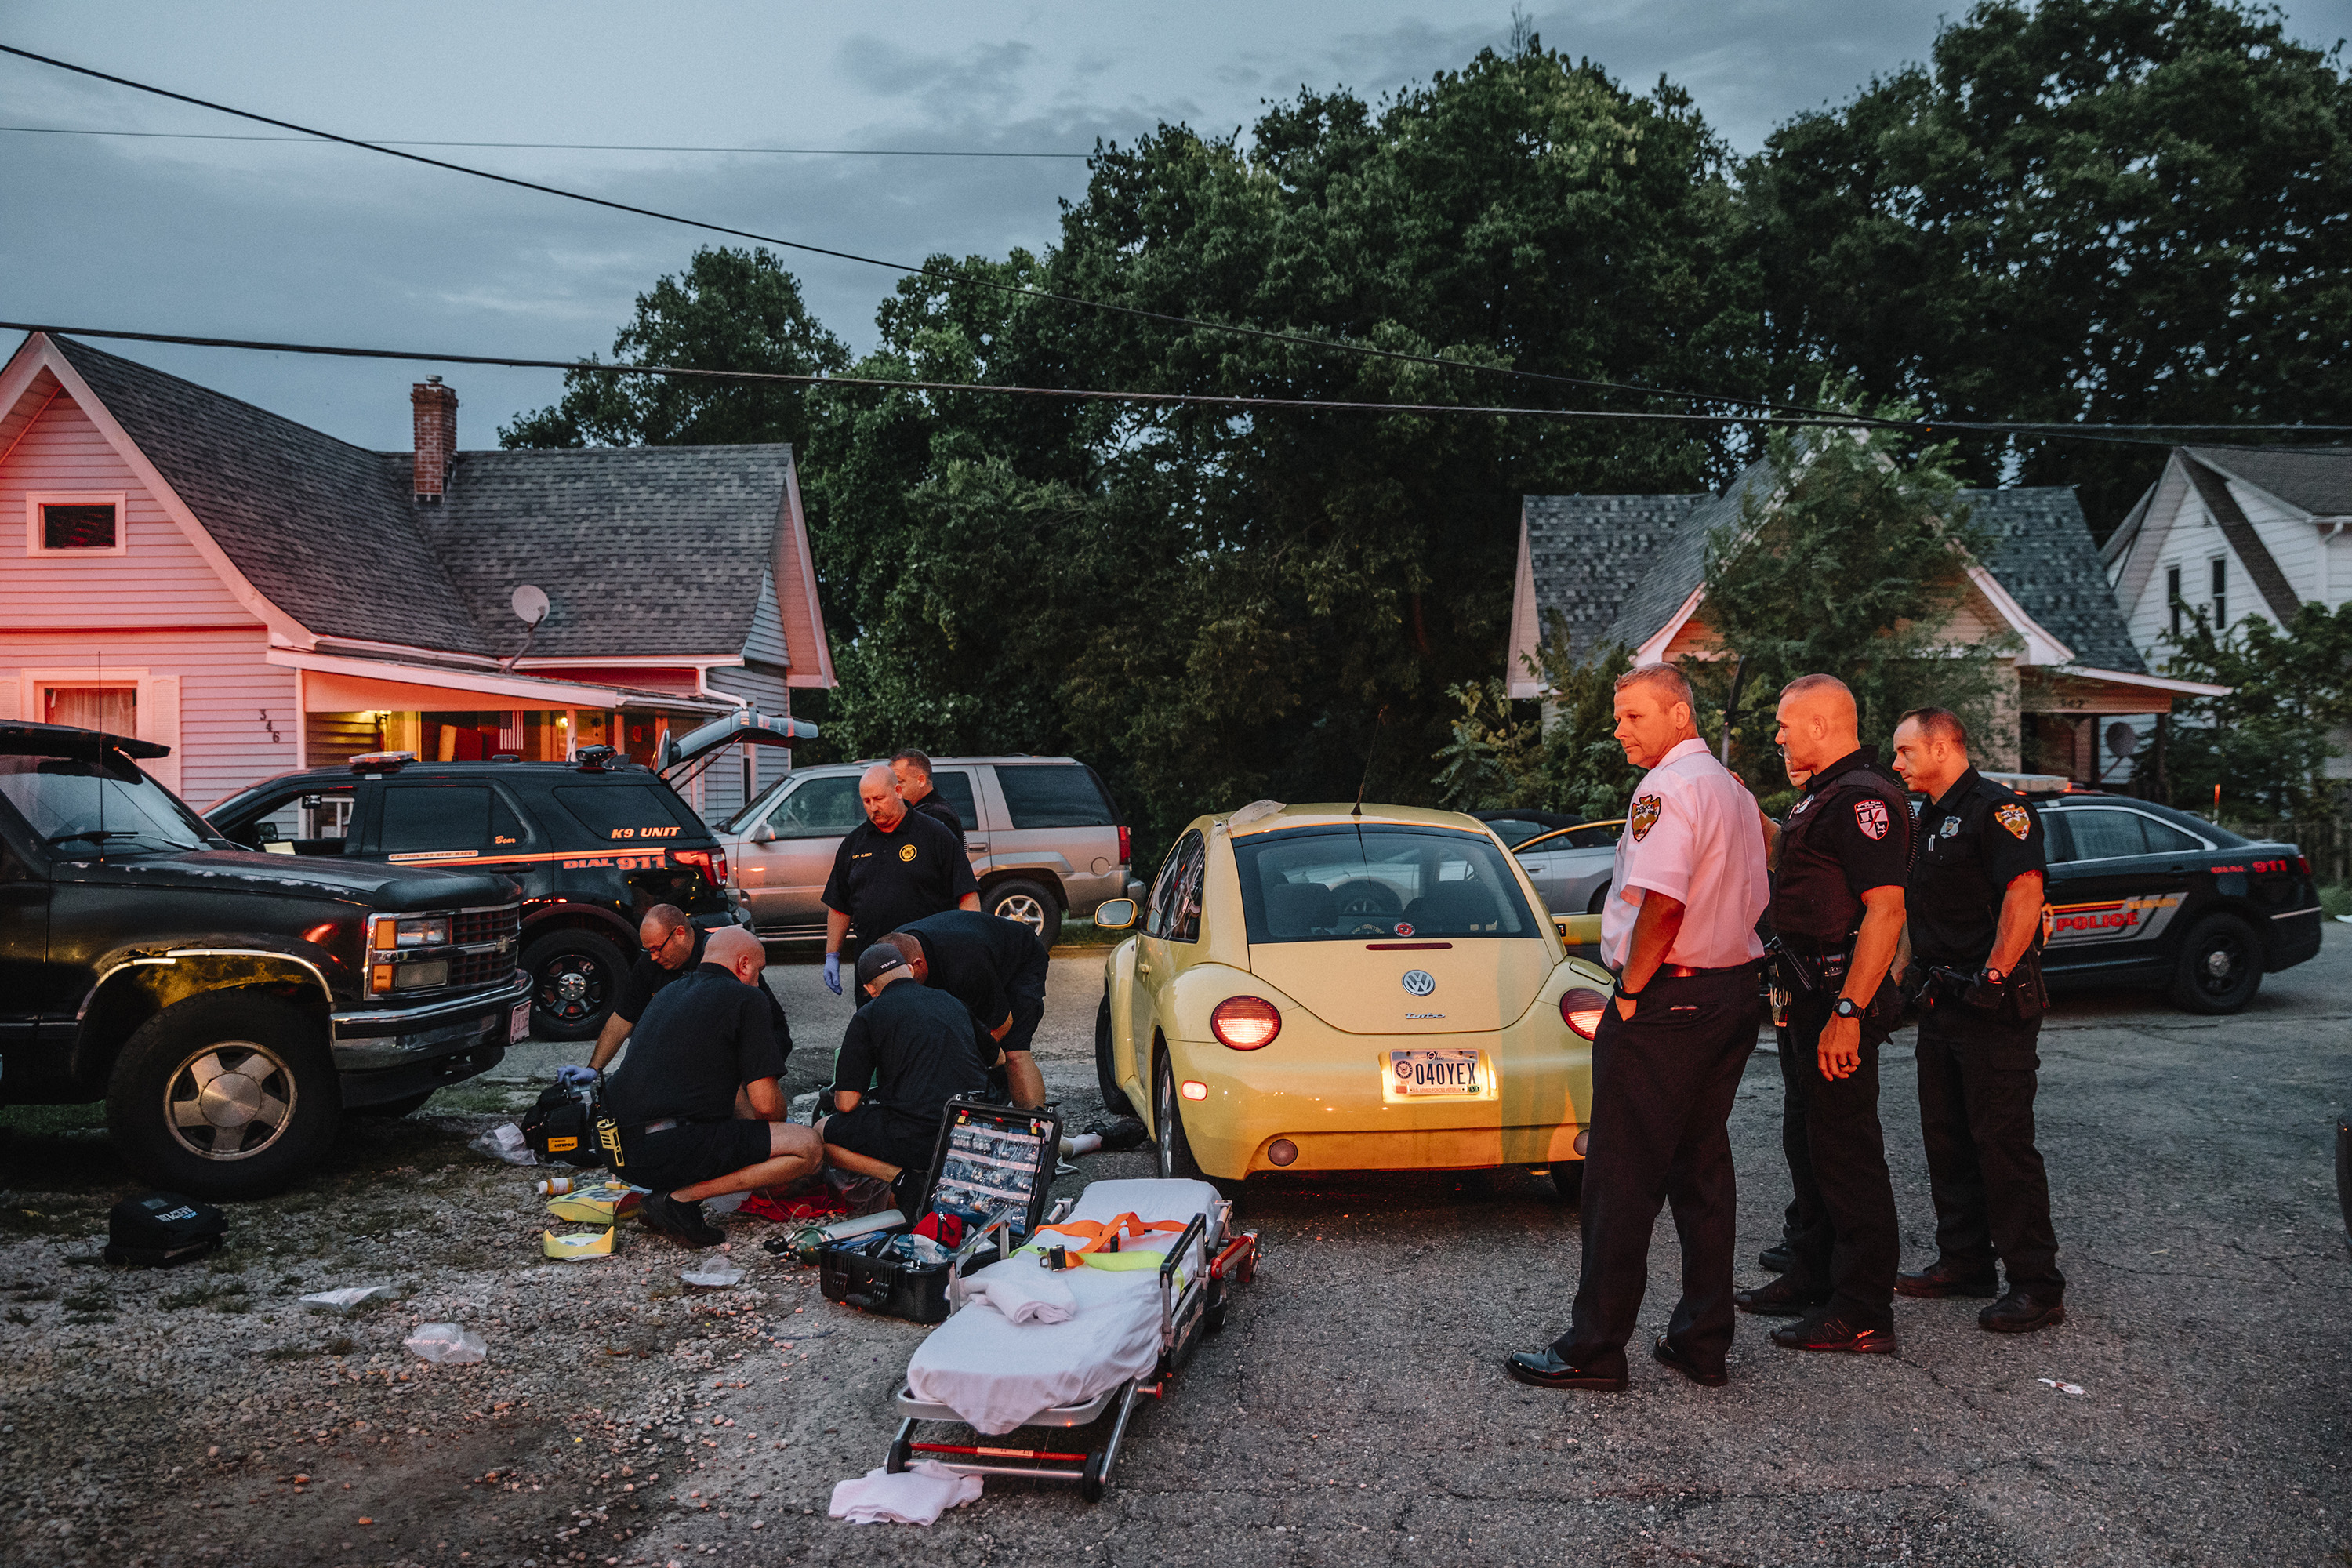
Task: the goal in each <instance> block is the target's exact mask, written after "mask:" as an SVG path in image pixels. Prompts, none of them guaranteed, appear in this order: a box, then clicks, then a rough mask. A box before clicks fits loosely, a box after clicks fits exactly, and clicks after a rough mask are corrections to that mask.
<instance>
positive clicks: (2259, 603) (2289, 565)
mask: <svg viewBox="0 0 2352 1568" xmlns="http://www.w3.org/2000/svg"><path fill="white" fill-rule="evenodd" d="M2224 482H2225V483H2227V484H2228V485H2229V487H2230V494H2231V497H2232V498H2234V499H2235V500H2236V501H2237V503H2238V510H2240V511H2242V512H2244V513H2245V514H2246V521H2248V522H2249V523H2252V525H2253V530H2254V534H2255V537H2257V538H2259V539H2260V540H2261V541H2262V542H2263V546H2264V547H2265V548H2267V549H2268V550H2269V551H2270V552H2271V559H2272V560H2273V561H2275V562H2277V563H2278V568H2279V570H2280V571H2281V572H2283V573H2284V574H2286V581H2287V586H2289V587H2290V588H2293V589H2294V596H2295V598H2296V600H2297V601H2298V602H2300V601H2302V600H2305V599H2308V598H2311V597H2313V596H2314V595H2315V593H2316V592H2317V590H2318V584H2319V552H2318V540H2317V538H2316V535H2317V533H2318V530H2316V529H2315V528H2313V527H2312V525H2311V520H2310V519H2309V518H2308V517H2306V516H2305V515H2304V514H2303V513H2302V512H2299V511H2295V510H2292V509H2290V508H2288V507H2287V506H2285V505H2284V504H2283V503H2281V502H2280V501H2279V500H2276V499H2274V498H2273V496H2272V495H2271V494H2270V493H2269V492H2268V491H2267V490H2258V489H2254V488H2253V487H2252V486H2251V485H2242V484H2240V483H2239V482H2238V481H2237V480H2235V479H2229V480H2225V481H2224ZM2217 531H2218V530H2217ZM2246 588H2247V592H2248V593H2249V594H2250V595H2252V596H2251V597H2250V598H2249V599H2248V601H2247V604H2246V607H2245V610H2244V611H2243V612H2241V611H2240V610H2239V608H2238V606H2237V605H2236V604H2235V603H2234V600H2235V599H2236V597H2237V584H2236V583H2235V582H2234V581H2233V582H2231V584H2230V594H2231V600H2232V601H2233V602H2232V603H2231V606H2230V616H2231V619H2232V620H2237V619H2242V618H2243V616H2247V615H2257V614H2258V615H2261V616H2263V617H2264V618H2265V619H2267V620H2270V621H2273V622H2275V621H2276V620H2277V619H2278V617H2277V616H2274V615H2273V614H2272V613H2271V607H2270V605H2267V604H2264V603H2263V596H2262V594H2261V592H2260V591H2259V590H2257V589H2256V588H2255V587H2254V584H2253V579H2252V577H2249V578H2247V579H2246Z"/></svg>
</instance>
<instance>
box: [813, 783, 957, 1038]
mask: <svg viewBox="0 0 2352 1568" xmlns="http://www.w3.org/2000/svg"><path fill="white" fill-rule="evenodd" d="M857 797H858V800H859V801H860V803H861V804H863V805H865V807H866V820H865V821H863V822H861V823H859V824H858V825H857V826H855V827H853V828H851V829H850V830H849V833H848V835H847V836H846V837H844V838H843V839H842V841H841V847H840V848H839V849H837V850H835V852H834V857H833V875H832V876H830V877H828V878H826V879H825V884H824V909H825V915H824V984H825V989H827V990H828V991H831V992H832V993H833V994H835V995H836V996H838V995H840V994H841V944H842V941H843V939H844V938H845V937H846V936H847V935H848V934H849V929H850V926H851V924H852V923H853V922H854V923H855V924H856V927H857V932H858V941H859V942H860V943H861V944H863V943H866V942H872V941H873V940H874V939H875V938H876V937H877V936H880V935H882V934H883V933H885V932H887V931H897V930H898V928H899V927H900V926H902V925H905V924H906V923H907V922H908V921H919V920H921V919H922V918H923V917H924V916H925V915H935V914H938V913H939V912H940V910H976V909H978V908H980V884H979V883H978V882H975V881H974V880H972V876H971V858H970V857H968V856H967V855H965V854H964V851H963V841H962V840H961V839H960V838H958V837H956V836H955V835H954V834H952V833H950V832H949V831H948V830H947V829H946V828H944V827H942V826H940V824H939V822H938V821H937V819H935V818H933V817H929V816H924V815H923V814H922V813H921V812H919V811H910V810H908V807H907V801H906V797H905V796H903V795H900V794H899V793H898V775H897V774H896V773H892V772H891V771H890V767H889V764H888V763H875V764H874V765H873V766H872V767H870V768H868V769H866V773H865V774H864V776H863V777H861V778H859V780H858V781H857ZM857 995H858V1005H859V1006H861V1007H862V1006H864V1005H866V1001H867V1000H868V994H867V992H866V988H865V987H864V986H862V985H861V986H859V987H858V992H857Z"/></svg>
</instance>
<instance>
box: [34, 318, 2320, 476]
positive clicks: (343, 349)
mask: <svg viewBox="0 0 2352 1568" xmlns="http://www.w3.org/2000/svg"><path fill="white" fill-rule="evenodd" d="M0 331H18V332H46V333H48V334H49V335H51V336H53V337H75V338H112V339H121V340H127V341H130V342H142V343H174V344H181V345H184V346H187V347H191V348H211V349H247V350H252V351H255V352H257V353H290V354H321V355H326V356H330V357H332V358H338V359H383V360H408V361H414V362H416V363H425V364H482V365H496V366H500V367H504V368H509V369H518V370H560V371H563V372H566V373H567V374H569V373H578V374H589V375H659V376H675V377H679V378H684V379H692V380H701V381H730V382H768V383H775V384H785V385H793V386H857V387H873V388H878V389H880V390H883V391H890V392H979V393H991V394H994V395H999V396H1011V397H1051V398H1062V399H1066V400H1072V401H1079V402H1090V403H1139V404H1147V405H1158V406H1177V407H1196V408H1238V409H1252V408H1268V409H1274V408H1279V409H1292V410H1298V411H1302V412H1307V413H1338V414H1473V415H1482V416H1497V417H1511V418H1528V419H1546V420H1550V421H1553V422H1555V423H1559V424H1574V423H1576V422H1578V421H1580V420H1600V421H1617V422H1622V423H1638V424H1672V425H1759V426H1783V427H1790V428H1835V429H1847V430H1851V429H1874V430H1900V431H1906V432H1910V433H1913V434H1916V435H1921V436H1933V435H1935V434H1937V432H1939V431H1947V432H1948V431H1963V430H1964V431H1969V432H1971V433H1981V434H1992V435H2028V436H2035V437H2047V438H2071V439H2075V440H2084V441H2102V442H2109V443H2113V444H2116V445H2121V446H2151V447H2165V446H2170V445H2172V443H2171V441H2169V440H2168V439H2164V438H2160V437H2153V436H2147V437H2143V436H2139V435H2134V434H2126V432H2134V431H2159V430H2162V431H2171V432H2174V433H2176V434H2179V433H2183V432H2190V431H2223V432H2235V433H2239V434H2245V433H2249V432H2258V431H2274V430H2286V431H2295V432H2299V433H2302V434H2305V435H2333V434H2339V433H2343V432H2347V431H2352V425H2147V426H2079V425H2017V424H1999V423H1987V422H1983V421H1966V420H1946V419H1884V418H1880V417H1877V416H1873V415H1866V414H1859V413H1855V414H1844V413H1833V414H1831V415H1828V416H1812V415H1732V414H1688V413H1669V412H1663V411H1655V410H1643V409H1617V408H1519V407H1511V406H1507V405H1495V404H1469V403H1367V402H1350V401H1342V400H1339V399H1332V398H1319V397H1263V396H1252V395H1243V394H1234V393H1205V392H1105V391H1097V390H1096V389H1093V388H1090V387H1070V386H1024V385H1020V384H1007V383H992V382H971V381H920V380H914V379H902V378H898V377H894V376H871V375H804V374H794V373H793V372H789V371H771V370H704V369H700V368H698V367H696V366H691V365H674V364H607V363H604V362H602V361H598V360H564V359H529V358H524V357H521V356H520V355H512V354H466V353H435V352H431V351H419V350H415V349H370V348H354V347H352V346H349V345H347V344H334V343H285V342H267V341H263V340H258V339H252V338H205V337H195V336H193V335H191V334H188V333H185V332H133V331H119V330H116V329H112V328H107V327H58V326H51V325H48V324H47V323H44V322H39V321H0Z"/></svg>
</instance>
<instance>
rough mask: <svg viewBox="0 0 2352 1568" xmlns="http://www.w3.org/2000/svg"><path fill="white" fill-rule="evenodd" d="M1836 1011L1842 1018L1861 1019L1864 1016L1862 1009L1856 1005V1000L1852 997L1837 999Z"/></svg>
mask: <svg viewBox="0 0 2352 1568" xmlns="http://www.w3.org/2000/svg"><path fill="white" fill-rule="evenodd" d="M1834 1011H1835V1012H1836V1014H1837V1016H1839V1017H1841V1018H1859V1017H1861V1016H1862V1009H1861V1008H1860V1007H1859V1006H1857V1005H1855V1004H1854V1000H1853V997H1851V996H1841V997H1839V998H1838V999H1837V1006H1836V1008H1835V1009H1834Z"/></svg>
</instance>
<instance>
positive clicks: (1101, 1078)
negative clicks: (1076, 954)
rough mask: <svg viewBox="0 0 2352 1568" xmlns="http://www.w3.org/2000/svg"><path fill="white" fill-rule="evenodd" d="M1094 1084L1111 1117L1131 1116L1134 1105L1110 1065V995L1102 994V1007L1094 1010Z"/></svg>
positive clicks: (1133, 1111) (1104, 1107) (1106, 992)
mask: <svg viewBox="0 0 2352 1568" xmlns="http://www.w3.org/2000/svg"><path fill="white" fill-rule="evenodd" d="M1095 1082H1096V1083H1097V1084H1098V1085H1099V1086H1100V1087H1101V1089H1102V1102H1103V1109H1104V1110H1108V1111H1109V1112H1110V1113H1111V1114H1112V1115H1113V1116H1132V1115H1134V1114H1135V1104H1134V1102H1133V1101H1131V1100H1129V1099H1128V1098H1127V1090H1126V1089H1121V1088H1120V1087H1119V1082H1118V1074H1117V1073H1116V1072H1114V1071H1112V1070H1111V1065H1110V993H1109V992H1108V991H1105V992H1104V993H1103V999H1102V1005H1101V1006H1099V1007H1097V1008H1096V1009H1095Z"/></svg>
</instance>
